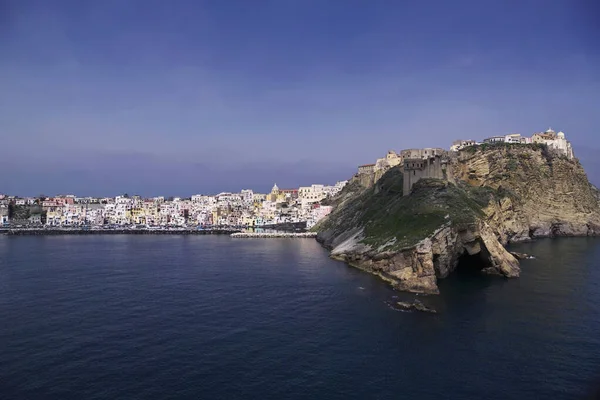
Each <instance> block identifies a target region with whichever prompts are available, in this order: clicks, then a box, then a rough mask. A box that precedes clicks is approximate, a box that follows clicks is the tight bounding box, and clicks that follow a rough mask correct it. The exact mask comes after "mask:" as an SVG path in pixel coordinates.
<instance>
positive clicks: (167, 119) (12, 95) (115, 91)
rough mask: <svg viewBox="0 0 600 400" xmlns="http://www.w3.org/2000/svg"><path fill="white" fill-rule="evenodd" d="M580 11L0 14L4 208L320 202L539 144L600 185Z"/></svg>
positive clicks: (595, 83) (291, 1)
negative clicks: (336, 189)
mask: <svg viewBox="0 0 600 400" xmlns="http://www.w3.org/2000/svg"><path fill="white" fill-rule="evenodd" d="M599 9H600V6H599V5H597V4H595V2H592V1H577V2H573V1H563V0H557V1H554V2H546V1H521V2H516V1H504V2H495V3H493V4H492V2H485V4H484V2H480V1H475V0H460V1H456V2H441V1H440V2H436V6H435V7H434V6H433V5H432V4H431V3H428V5H424V4H416V3H413V2H399V1H391V0H390V1H384V0H381V1H372V2H364V1H355V0H351V1H316V0H306V1H299V0H281V1H266V0H265V1H256V2H246V1H223V2H214V1H191V0H190V1H188V0H178V1H173V2H162V1H141V0H132V1H126V2H124V1H116V0H110V1H104V2H82V1H53V2H45V1H39V0H38V1H36V0H25V1H18V0H5V1H0V52H1V53H2V54H3V57H1V58H0V87H2V90H1V91H0V132H2V136H1V138H2V141H1V142H0V150H1V151H2V153H1V154H2V157H1V158H0V168H2V170H3V174H2V178H1V179H0V193H7V194H15V195H21V196H35V195H38V194H40V193H45V194H48V195H52V194H58V193H73V194H77V195H81V196H105V195H106V196H114V195H117V194H122V193H125V192H126V193H129V194H131V195H132V194H139V195H142V196H156V195H165V196H171V195H173V196H181V197H187V196H189V195H192V194H196V193H218V192H221V191H239V190H240V189H243V188H251V189H253V190H255V191H258V192H266V191H268V190H270V188H271V186H272V185H273V183H277V184H278V185H279V187H298V186H306V185H310V184H311V183H323V184H333V183H335V182H336V181H339V180H345V179H348V178H350V177H351V176H352V174H354V173H355V171H356V166H357V165H359V164H365V163H370V162H374V161H375V159H376V158H378V157H382V156H383V155H384V154H385V153H386V151H387V150H389V149H393V150H397V151H399V150H401V149H405V148H419V147H443V148H448V147H449V145H450V144H451V143H452V141H453V140H456V139H471V138H472V139H477V140H481V139H483V138H485V137H488V136H493V135H498V134H506V133H513V132H518V133H521V134H524V135H531V134H532V133H534V132H536V131H542V130H545V129H547V128H548V127H552V128H553V129H555V130H556V131H558V130H562V131H564V132H565V133H566V135H567V139H568V140H570V141H571V142H572V144H573V148H574V151H575V156H576V157H578V158H579V159H580V160H581V162H582V164H583V166H584V167H585V169H586V172H587V173H588V176H589V177H590V180H591V181H592V182H593V183H595V184H597V185H599V184H600V163H599V162H598V161H597V159H598V157H597V156H596V154H597V153H599V152H600V138H599V137H598V135H597V134H596V129H597V128H596V127H597V126H598V125H600V116H599V113H598V104H600V47H599V46H598V45H597V43H598V40H599V39H600V27H598V25H597V24H596V23H595V22H596V21H597V19H598V17H600V13H599Z"/></svg>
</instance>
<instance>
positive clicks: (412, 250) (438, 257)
mask: <svg viewBox="0 0 600 400" xmlns="http://www.w3.org/2000/svg"><path fill="white" fill-rule="evenodd" d="M451 171H452V175H453V182H454V183H449V182H444V181H439V180H430V179H428V180H421V181H419V182H418V183H417V184H416V185H415V186H414V187H413V190H412V192H411V194H410V195H408V196H402V172H401V170H400V169H399V167H396V168H393V169H392V170H390V171H388V172H387V173H386V174H385V175H384V176H383V177H382V178H381V179H379V180H378V181H377V183H375V184H374V185H373V186H372V187H367V188H365V187H364V186H362V185H361V184H360V182H352V183H351V184H350V185H349V186H348V188H347V189H346V190H344V191H342V193H341V194H340V197H339V198H338V199H337V200H336V201H335V202H334V206H335V210H334V212H333V213H332V214H331V215H330V216H329V217H328V218H327V219H325V220H324V221H322V222H321V223H320V224H319V225H317V226H316V227H315V230H317V231H318V236H317V239H318V240H319V241H320V242H321V243H322V244H323V245H324V246H326V247H328V248H329V249H331V256H332V257H333V258H336V259H339V260H342V261H345V262H347V263H349V264H350V265H353V266H355V267H358V268H361V269H363V270H366V271H369V272H371V273H374V274H376V275H378V276H380V277H381V278H383V279H385V280H387V281H389V282H390V283H391V284H392V285H393V286H395V287H396V288H398V289H401V290H408V291H413V292H422V293H437V292H438V288H437V279H440V278H444V277H446V276H448V274H450V273H451V272H452V271H453V270H454V269H455V268H456V267H457V265H458V264H459V261H460V260H461V259H462V258H465V259H468V258H475V259H477V260H478V263H476V264H477V265H479V266H480V267H481V272H482V273H489V274H498V275H502V276H505V277H516V276H518V275H519V272H520V269H519V263H518V261H517V260H516V259H515V258H514V257H513V256H512V255H511V254H510V253H508V252H507V251H506V250H505V248H504V245H506V244H507V243H508V242H510V241H521V240H529V239H531V238H536V237H551V236H567V235H568V236H580V235H581V236H586V235H596V234H598V233H600V207H599V201H598V195H597V190H596V189H595V188H594V187H593V186H592V185H590V183H589V182H588V180H587V177H586V175H585V172H584V171H583V168H582V167H581V165H580V164H579V162H578V161H576V160H575V161H572V160H567V159H566V158H561V157H558V156H555V155H552V154H549V153H548V152H547V150H546V149H545V147H537V146H523V145H516V146H494V147H480V148H471V149H467V150H465V151H462V152H461V153H459V155H458V156H457V157H456V158H454V159H453V161H452V164H451Z"/></svg>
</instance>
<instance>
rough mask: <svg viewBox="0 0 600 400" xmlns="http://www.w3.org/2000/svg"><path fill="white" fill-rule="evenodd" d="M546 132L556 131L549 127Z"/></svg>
mask: <svg viewBox="0 0 600 400" xmlns="http://www.w3.org/2000/svg"><path fill="white" fill-rule="evenodd" d="M544 133H554V131H553V130H552V128H548V130H547V131H546V132H544Z"/></svg>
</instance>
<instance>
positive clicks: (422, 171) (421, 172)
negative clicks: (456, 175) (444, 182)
mask: <svg viewBox="0 0 600 400" xmlns="http://www.w3.org/2000/svg"><path fill="white" fill-rule="evenodd" d="M432 150H435V151H434V152H432ZM440 150H441V151H440ZM405 151H406V152H407V153H405V154H410V155H412V156H413V157H411V158H404V165H403V166H404V171H403V175H404V176H403V178H404V182H403V188H402V192H403V194H404V196H407V195H408V194H409V193H410V191H411V189H412V187H413V185H414V184H415V183H417V182H418V181H419V180H420V179H423V178H435V179H448V176H447V172H446V164H447V159H446V158H445V154H446V153H445V151H444V150H443V149H430V148H428V149H411V150H405ZM408 152H410V153H408Z"/></svg>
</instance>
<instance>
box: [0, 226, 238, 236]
mask: <svg viewBox="0 0 600 400" xmlns="http://www.w3.org/2000/svg"><path fill="white" fill-rule="evenodd" d="M235 232H241V229H237V228H206V229H197V228H171V229H169V228H160V229H147V228H141V229H140V228H138V229H128V228H111V229H84V228H79V227H78V228H0V235H2V234H4V235H10V236H36V235H38V236H43V235H107V234H108V235H229V234H232V233H235Z"/></svg>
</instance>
